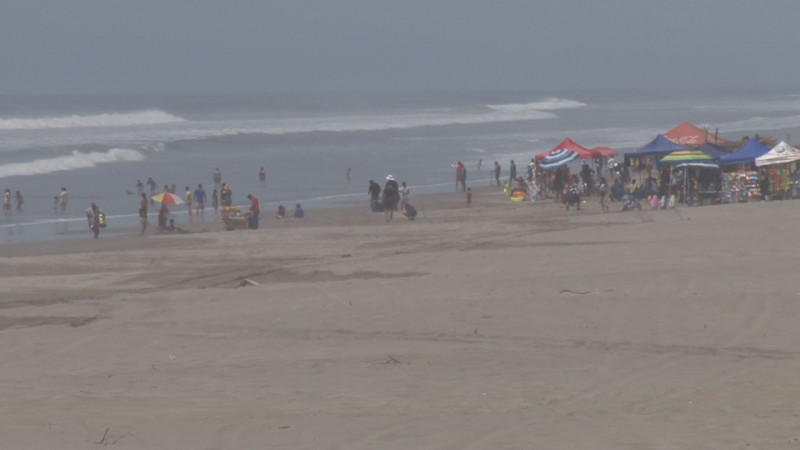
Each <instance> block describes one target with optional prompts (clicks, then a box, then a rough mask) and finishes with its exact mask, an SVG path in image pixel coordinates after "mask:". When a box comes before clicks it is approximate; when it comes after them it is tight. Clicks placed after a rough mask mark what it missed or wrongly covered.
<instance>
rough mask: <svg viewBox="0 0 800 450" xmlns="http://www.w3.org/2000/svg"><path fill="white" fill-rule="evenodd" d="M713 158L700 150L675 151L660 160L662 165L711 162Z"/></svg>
mask: <svg viewBox="0 0 800 450" xmlns="http://www.w3.org/2000/svg"><path fill="white" fill-rule="evenodd" d="M713 161H714V157H713V156H711V155H709V154H706V153H704V152H702V151H700V150H676V151H674V152H672V153H670V154H668V155H667V156H665V157H663V158H661V163H662V164H680V163H693V162H713Z"/></svg>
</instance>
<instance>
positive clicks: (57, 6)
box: [0, 0, 800, 94]
mask: <svg viewBox="0 0 800 450" xmlns="http://www.w3.org/2000/svg"><path fill="white" fill-rule="evenodd" d="M799 22H800V0H760V1H753V0H528V1H523V0H491V1H490V0H458V1H453V0H397V1H389V0H258V1H257V0H230V1H223V0H216V1H211V0H160V1H154V0H129V1H122V0H92V1H89V0H70V1H60V0H58V1H56V0H35V1H32V0H4V1H3V2H0V58H2V59H1V60H2V71H0V94H18V93H24V94H31V93H68V94H71V93H173V92H187V93H224V92H297V91H300V92H321V91H333V92H339V91H344V92H347V91H436V90H489V91H508V90H550V91H553V90H567V89H591V88H622V89H628V88H636V89H654V88H664V89H675V88H677V89H683V88H699V89H705V88H736V89H738V88H789V89H795V88H800V26H798V23H799Z"/></svg>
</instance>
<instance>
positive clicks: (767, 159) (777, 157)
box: [756, 141, 800, 167]
mask: <svg viewBox="0 0 800 450" xmlns="http://www.w3.org/2000/svg"><path fill="white" fill-rule="evenodd" d="M795 161H800V150H798V149H796V148H794V147H792V146H791V145H789V144H787V143H786V142H783V141H781V142H779V143H778V145H776V146H775V147H772V149H770V151H768V152H767V153H764V154H763V155H761V156H759V157H758V158H756V167H761V166H771V165H773V164H788V163H791V162H795Z"/></svg>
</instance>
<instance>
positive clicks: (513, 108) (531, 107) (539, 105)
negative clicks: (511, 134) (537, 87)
mask: <svg viewBox="0 0 800 450" xmlns="http://www.w3.org/2000/svg"><path fill="white" fill-rule="evenodd" d="M486 106H488V107H489V108H491V109H493V110H495V111H498V112H505V113H521V112H525V111H556V110H559V109H575V108H583V107H584V106H586V103H581V102H577V101H575V100H567V99H562V98H557V97H548V98H546V99H544V100H542V101H538V102H531V103H509V104H505V105H486Z"/></svg>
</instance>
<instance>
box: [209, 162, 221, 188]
mask: <svg viewBox="0 0 800 450" xmlns="http://www.w3.org/2000/svg"><path fill="white" fill-rule="evenodd" d="M211 176H212V178H213V180H214V187H218V186H220V185H221V183H222V172H220V171H219V167H217V168H216V169H214V173H212V174H211Z"/></svg>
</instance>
